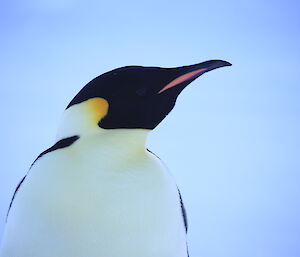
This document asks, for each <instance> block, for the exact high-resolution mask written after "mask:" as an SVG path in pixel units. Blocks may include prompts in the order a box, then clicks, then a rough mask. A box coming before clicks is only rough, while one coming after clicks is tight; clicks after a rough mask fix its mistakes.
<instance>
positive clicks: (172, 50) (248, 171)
mask: <svg viewBox="0 0 300 257" xmlns="http://www.w3.org/2000/svg"><path fill="white" fill-rule="evenodd" d="M299 13H300V4H299V2H298V1H279V0H276V1H270V0H269V1H266V0H260V1H259V0H254V1H191V0H187V1H163V0H160V1H159V0H152V1H133V0H129V1H105V2H104V1H95V0H94V1H92V0H87V1H80V0H77V1H76V0H65V1H59V0H55V1H53V0H52V1H51V0H41V1H38V0H23V1H21V0H19V1H17V0H12V1H1V3H0V31H1V40H0V51H1V63H0V72H1V76H0V83H1V84H0V85H1V96H2V97H1V99H2V101H1V108H0V115H1V117H2V123H1V124H2V125H1V132H2V133H1V135H2V140H1V142H2V147H1V163H2V168H1V171H0V235H1V234H2V231H3V226H4V222H5V215H6V210H7V207H8V205H9V202H10V198H11V196H12V193H13V191H14V188H15V186H16V184H17V183H18V182H19V180H20V179H21V177H22V176H23V174H25V173H26V172H27V170H28V168H29V166H30V164H31V162H32V161H33V160H34V159H35V158H36V156H37V155H38V154H39V153H40V152H42V151H43V150H45V149H46V148H48V147H49V146H51V145H52V143H53V140H54V138H55V133H56V128H57V125H58V122H59V120H60V117H61V114H62V112H63V110H64V108H65V106H66V105H67V104H68V102H69V101H70V100H71V98H72V97H73V96H74V95H75V94H76V93H77V91H78V90H79V89H80V88H81V87H82V86H84V84H85V83H87V82H88V81H89V80H90V79H92V78H94V77H95V76H97V75H99V74H101V73H103V72H105V71H108V70H111V69H113V68H117V67H120V66H124V65H145V66H162V67H175V66H182V65H189V64H194V63H198V62H201V61H205V60H209V59H224V60H227V61H229V62H231V63H232V64H233V66H232V67H227V68H223V69H219V70H216V71H212V72H209V73H207V74H205V75H203V76H202V77H200V78H199V79H197V80H196V81H195V82H193V83H192V84H191V85H190V86H189V87H188V88H187V89H186V90H185V91H184V92H183V93H182V95H181V96H180V98H179V100H178V102H177V106H176V107H175V109H174V110H173V112H172V113H171V114H170V115H169V116H168V117H167V118H166V119H165V120H164V122H163V123H162V124H161V125H160V126H159V127H158V128H157V129H156V130H155V131H153V132H152V134H151V135H150V137H149V140H148V146H149V148H150V149H151V150H152V151H153V152H155V153H156V154H157V155H159V156H160V157H161V158H162V159H163V160H164V162H165V163H166V164H167V165H168V167H169V168H170V170H171V172H172V173H173V174H174V177H175V178H176V181H177V182H178V185H179V187H180V189H181V191H182V196H183V198H184V201H185V204H186V209H187V212H188V218H189V224H190V229H189V247H190V256H191V257H201V256H205V257H299V256H300V243H299V242H300V218H299V217H300V206H299V205H300V186H299V182H300V137H299V130H300V120H299V114H300V102H299V97H300V89H299V85H300V75H299V74H300V61H299V58H300V47H299V46H300V33H299V27H300V16H299Z"/></svg>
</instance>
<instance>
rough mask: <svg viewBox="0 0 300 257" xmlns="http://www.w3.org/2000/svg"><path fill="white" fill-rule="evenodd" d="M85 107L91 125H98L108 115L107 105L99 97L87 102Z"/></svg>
mask: <svg viewBox="0 0 300 257" xmlns="http://www.w3.org/2000/svg"><path fill="white" fill-rule="evenodd" d="M86 106H87V108H88V113H89V115H90V117H91V119H92V122H93V123H98V122H99V121H100V120H101V119H103V118H104V117H105V116H106V114H107V113H108V107H109V104H108V102H107V101H106V100H105V99H104V98H101V97H95V98H91V99H89V100H87V101H86Z"/></svg>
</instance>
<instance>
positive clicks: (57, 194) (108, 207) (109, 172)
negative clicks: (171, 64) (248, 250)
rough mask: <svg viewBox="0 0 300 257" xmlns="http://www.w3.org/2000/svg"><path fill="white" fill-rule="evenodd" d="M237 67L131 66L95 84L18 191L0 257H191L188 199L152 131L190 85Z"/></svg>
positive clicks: (76, 100) (81, 97)
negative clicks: (152, 142) (150, 141)
mask: <svg viewBox="0 0 300 257" xmlns="http://www.w3.org/2000/svg"><path fill="white" fill-rule="evenodd" d="M229 65H230V64H229V63H228V62H225V61H220V60H213V61H208V62H204V63H200V64H195V65H190V66H184V67H178V68H157V67H140V66H128V67H123V68H119V69H116V70H113V71H110V72H107V73H105V74H103V75H101V76H99V77H97V78H95V79H94V80H92V81H91V82H89V83H88V84H87V85H86V86H85V87H84V88H83V89H82V90H81V91H80V92H79V93H78V94H77V95H76V96H75V97H74V99H73V100H72V101H71V102H70V104H69V105H68V106H67V109H66V111H65V113H64V117H63V120H62V123H61V126H60V128H59V131H58V135H57V143H56V144H54V145H53V146H52V147H51V148H49V149H48V150H46V151H44V152H43V153H42V154H40V155H39V156H38V158H37V159H36V161H35V162H34V163H33V165H32V167H31V169H30V171H29V172H28V174H27V176H26V177H25V178H24V179H23V180H22V181H21V183H20V184H19V186H18V187H17V190H16V192H15V194H14V196H13V201H12V203H11V206H10V210H9V213H8V217H7V224H6V229H5V234H4V238H3V242H2V247H1V252H0V256H1V257H53V256H57V257H121V256H124V257H125V256H126V257H154V256H155V257H186V256H187V246H186V230H187V220H186V213H185V210H184V206H183V203H182V198H181V195H180V193H179V190H178V188H177V186H176V183H175V182H174V179H173V178H172V176H171V175H170V174H169V172H168V170H167V169H166V167H165V166H164V165H163V164H162V162H161V161H160V159H159V158H158V157H156V156H155V155H154V154H152V153H151V152H150V151H147V149H146V146H145V145H146V139H147V134H148V133H149V132H150V131H151V130H152V129H154V128H155V127H156V126H157V125H158V124H159V123H160V122H161V121H162V120H163V119H164V118H165V116H166V115H167V114H168V113H169V112H170V111H171V110H172V108H173V107H174V104H175V102H176V98H177V96H178V95H179V94H180V92H181V91H182V90H183V89H184V88H185V87H186V86H187V85H188V84H189V83H191V82H192V81H193V80H194V79H196V78H197V77H199V76H200V75H202V74H203V73H204V72H207V71H210V70H213V69H215V68H219V67H223V66H229Z"/></svg>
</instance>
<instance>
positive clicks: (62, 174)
mask: <svg viewBox="0 0 300 257" xmlns="http://www.w3.org/2000/svg"><path fill="white" fill-rule="evenodd" d="M97 140H99V141H100V140H101V142H102V143H103V138H102V139H100V137H99V139H98V138H96V137H92V136H91V137H86V138H80V139H79V140H78V141H76V142H75V143H74V144H73V145H71V146H70V147H66V148H63V149H59V150H56V151H54V152H51V153H49V154H47V155H44V156H43V157H42V158H41V159H39V160H38V161H37V162H36V163H35V164H34V166H33V167H32V169H31V170H30V172H29V174H28V176H27V177H26V179H25V181H24V183H23V185H22V186H21V188H20V190H19V191H18V193H17V196H16V198H15V200H14V203H13V206H12V208H11V211H10V215H9V218H8V223H7V226H6V232H5V236H4V241H3V248H2V252H1V254H0V256H1V257H54V256H55V257H121V256H123V257H185V256H187V254H186V252H187V251H186V239H185V228H184V224H183V218H182V213H181V206H180V200H179V196H178V191H177V187H176V184H175V183H174V181H173V178H172V177H171V176H170V175H169V173H168V171H167V170H166V168H165V167H164V166H163V165H162V164H161V162H160V160H159V159H157V158H156V157H154V156H153V155H152V154H150V153H148V152H147V151H146V150H144V149H142V148H141V149H139V150H138V148H136V151H133V150H132V152H130V153H129V152H126V150H124V149H135V148H134V147H130V146H129V145H128V144H127V145H126V144H125V142H124V144H123V146H122V145H120V147H118V148H117V149H118V150H116V147H115V145H113V144H114V140H117V139H116V138H115V139H112V141H111V142H105V144H104V145H106V146H108V145H111V144H112V146H113V147H111V148H110V147H99V144H100V143H99V142H98V141H97ZM118 142H119V141H118ZM102 143H101V144H102ZM101 144H100V145H101ZM122 147H124V149H123V150H122Z"/></svg>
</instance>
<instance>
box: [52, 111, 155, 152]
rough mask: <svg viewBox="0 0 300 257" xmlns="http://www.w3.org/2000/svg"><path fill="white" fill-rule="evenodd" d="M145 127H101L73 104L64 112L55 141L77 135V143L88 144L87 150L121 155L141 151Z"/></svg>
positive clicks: (143, 145)
mask: <svg viewBox="0 0 300 257" xmlns="http://www.w3.org/2000/svg"><path fill="white" fill-rule="evenodd" d="M149 131H150V130H147V129H103V128H100V127H99V126H98V122H97V121H95V119H93V116H91V115H90V113H88V112H85V111H84V108H82V106H80V105H75V106H74V107H71V108H69V109H67V110H66V111H65V112H64V115H63V118H62V121H61V124H60V126H59V129H58V133H57V138H56V139H57V141H59V140H61V139H65V138H69V137H73V136H79V140H78V143H79V142H81V144H83V146H84V145H88V146H89V148H86V149H87V150H88V149H90V150H93V151H100V152H101V151H102V150H103V151H106V152H107V153H109V152H112V153H113V152H114V153H116V154H117V153H120V154H122V155H125V154H131V153H133V152H141V151H145V149H146V141H147V135H148V132H149Z"/></svg>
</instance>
